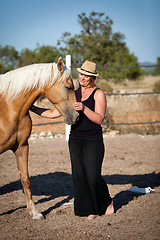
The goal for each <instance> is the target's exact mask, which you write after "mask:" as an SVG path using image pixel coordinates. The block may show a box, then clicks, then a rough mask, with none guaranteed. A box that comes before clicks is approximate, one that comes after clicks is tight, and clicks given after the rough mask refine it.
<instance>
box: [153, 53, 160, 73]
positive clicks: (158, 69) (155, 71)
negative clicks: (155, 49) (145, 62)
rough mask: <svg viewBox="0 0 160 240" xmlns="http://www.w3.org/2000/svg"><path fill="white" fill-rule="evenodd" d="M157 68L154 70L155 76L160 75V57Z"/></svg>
mask: <svg viewBox="0 0 160 240" xmlns="http://www.w3.org/2000/svg"><path fill="white" fill-rule="evenodd" d="M157 66H158V67H156V68H155V70H154V74H155V75H160V57H158V58H157Z"/></svg>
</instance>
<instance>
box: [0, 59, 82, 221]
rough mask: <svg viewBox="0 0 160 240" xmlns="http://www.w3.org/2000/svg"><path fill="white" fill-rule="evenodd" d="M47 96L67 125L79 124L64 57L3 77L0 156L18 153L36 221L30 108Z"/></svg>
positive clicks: (26, 193) (0, 106)
mask: <svg viewBox="0 0 160 240" xmlns="http://www.w3.org/2000/svg"><path fill="white" fill-rule="evenodd" d="M42 95H43V96H46V97H47V98H48V100H49V101H50V102H51V103H53V104H54V106H55V108H57V109H58V111H59V112H60V113H61V114H62V115H63V116H64V119H65V122H66V123H67V124H69V125H70V124H72V123H75V122H76V119H77V118H78V115H79V114H78V113H77V112H76V111H75V110H74V108H73V104H74V102H76V98H75V92H74V85H73V81H72V76H71V71H70V70H69V69H67V67H66V66H65V65H64V63H63V61H62V57H60V58H59V59H58V62H57V64H56V63H37V64H32V65H28V66H25V67H20V68H17V69H15V70H12V71H10V72H7V73H5V74H2V75H0V154H1V153H3V152H5V151H7V150H11V151H13V153H14V154H15V157H16V162H17V167H18V170H19V173H20V179H21V183H22V186H23V190H24V193H25V197H26V203H27V209H28V210H29V214H30V215H31V216H32V218H33V219H40V218H43V215H42V214H41V213H39V212H38V211H37V209H36V207H35V204H34V202H33V198H32V194H31V189H30V179H29V173H28V151H29V145H28V139H29V137H30V134H31V129H32V120H31V117H30V114H29V109H30V108H31V106H32V105H33V103H34V102H35V101H36V100H37V99H38V98H39V97H40V96H42Z"/></svg>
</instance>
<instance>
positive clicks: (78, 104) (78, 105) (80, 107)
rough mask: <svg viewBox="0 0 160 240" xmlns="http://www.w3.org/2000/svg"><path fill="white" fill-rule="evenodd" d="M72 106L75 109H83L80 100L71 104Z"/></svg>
mask: <svg viewBox="0 0 160 240" xmlns="http://www.w3.org/2000/svg"><path fill="white" fill-rule="evenodd" d="M73 108H74V109H75V110H76V111H83V110H84V104H83V103H82V102H76V103H74V104H73Z"/></svg>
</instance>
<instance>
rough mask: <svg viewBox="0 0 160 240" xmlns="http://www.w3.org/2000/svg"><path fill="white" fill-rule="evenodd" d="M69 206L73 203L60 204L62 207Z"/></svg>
mask: <svg viewBox="0 0 160 240" xmlns="http://www.w3.org/2000/svg"><path fill="white" fill-rule="evenodd" d="M71 204H73V202H68V203H64V204H62V205H63V206H67V205H71Z"/></svg>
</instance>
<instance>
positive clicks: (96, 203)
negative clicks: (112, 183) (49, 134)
mask: <svg viewBox="0 0 160 240" xmlns="http://www.w3.org/2000/svg"><path fill="white" fill-rule="evenodd" d="M69 150H70V157H71V166H72V178H73V185H74V212H75V215H77V216H88V215H92V214H93V215H97V214H98V215H103V214H104V213H105V211H106V209H107V207H108V206H109V205H110V204H111V201H112V199H111V197H110V195H109V191H108V187H107V184H106V182H105V181H104V180H103V178H102V176H101V167H102V162H103V157H104V144H103V140H102V141H94V140H86V139H76V138H70V139H69Z"/></svg>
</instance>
